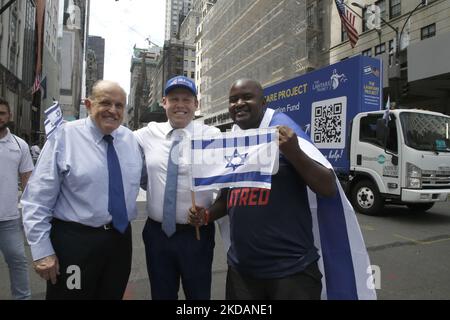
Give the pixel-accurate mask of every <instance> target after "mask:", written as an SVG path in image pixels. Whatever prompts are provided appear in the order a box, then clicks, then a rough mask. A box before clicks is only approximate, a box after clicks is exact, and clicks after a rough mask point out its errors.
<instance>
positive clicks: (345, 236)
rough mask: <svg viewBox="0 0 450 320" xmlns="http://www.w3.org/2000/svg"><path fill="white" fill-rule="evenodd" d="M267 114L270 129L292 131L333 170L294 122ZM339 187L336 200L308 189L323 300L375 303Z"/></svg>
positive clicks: (354, 226) (357, 235)
mask: <svg viewBox="0 0 450 320" xmlns="http://www.w3.org/2000/svg"><path fill="white" fill-rule="evenodd" d="M266 113H269V117H265V119H267V118H271V119H270V122H269V126H279V125H286V126H288V127H290V128H291V129H292V130H294V131H295V133H296V134H297V136H298V141H299V145H300V148H301V149H302V150H303V152H305V153H306V154H307V155H308V156H309V157H310V158H312V159H313V160H315V161H317V162H319V163H320V164H322V165H323V166H325V167H327V168H330V169H331V168H332V166H331V164H330V163H329V162H328V160H327V159H326V158H325V157H324V156H323V155H322V153H321V152H320V151H319V150H318V149H317V148H316V147H315V146H314V145H313V143H312V142H311V140H310V138H309V137H308V136H307V135H306V134H305V133H304V132H303V130H301V128H300V127H299V126H298V125H297V124H296V123H295V122H294V121H293V120H292V119H290V118H289V117H287V116H286V115H284V114H282V113H275V112H274V111H273V110H271V109H268V110H267V111H266ZM270 114H271V115H272V117H270ZM263 121H264V120H263ZM266 121H268V120H266ZM336 185H337V188H338V190H339V192H338V193H337V194H336V196H334V197H333V198H325V197H319V196H317V195H316V194H315V193H314V192H313V191H312V190H310V189H309V188H308V202H309V206H310V211H311V214H312V220H313V233H314V244H315V246H316V248H317V249H318V250H319V254H320V257H321V258H320V260H319V268H320V271H321V272H322V274H323V278H322V285H323V289H322V298H323V299H329V300H358V299H360V300H373V299H376V292H375V289H374V286H373V276H372V269H371V266H370V260H369V255H368V254H367V249H366V246H365V243H364V239H363V237H362V234H361V229H360V227H359V224H358V221H357V219H356V215H355V212H354V210H353V207H352V206H351V204H350V202H349V201H348V199H347V197H346V196H345V193H344V191H343V190H342V187H341V185H340V183H339V182H338V181H337V183H336Z"/></svg>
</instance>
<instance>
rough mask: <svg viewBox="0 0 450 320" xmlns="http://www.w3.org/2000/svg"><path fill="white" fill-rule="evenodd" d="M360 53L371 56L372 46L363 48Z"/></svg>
mask: <svg viewBox="0 0 450 320" xmlns="http://www.w3.org/2000/svg"><path fill="white" fill-rule="evenodd" d="M361 54H362V55H363V56H365V57H371V56H372V48H369V49H367V50H364V51H363V52H362V53H361Z"/></svg>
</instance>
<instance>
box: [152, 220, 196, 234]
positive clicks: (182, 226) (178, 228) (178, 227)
mask: <svg viewBox="0 0 450 320" xmlns="http://www.w3.org/2000/svg"><path fill="white" fill-rule="evenodd" d="M148 221H149V222H150V223H152V224H156V225H158V226H159V227H161V225H162V223H161V222H158V221H155V220H153V219H151V218H148ZM192 228H193V226H191V225H190V224H179V223H177V224H176V231H182V230H188V229H192Z"/></svg>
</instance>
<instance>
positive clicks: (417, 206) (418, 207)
mask: <svg viewBox="0 0 450 320" xmlns="http://www.w3.org/2000/svg"><path fill="white" fill-rule="evenodd" d="M407 206H408V208H409V210H411V211H414V212H425V211H427V210H430V209H431V208H432V207H433V206H434V202H425V203H408V204H407Z"/></svg>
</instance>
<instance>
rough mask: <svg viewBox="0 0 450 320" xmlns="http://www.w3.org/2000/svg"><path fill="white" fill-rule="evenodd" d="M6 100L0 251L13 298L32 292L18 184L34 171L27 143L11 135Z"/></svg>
mask: <svg viewBox="0 0 450 320" xmlns="http://www.w3.org/2000/svg"><path fill="white" fill-rule="evenodd" d="M11 116H12V114H11V109H10V106H9V103H8V101H6V100H4V99H2V98H0V176H1V178H0V251H1V252H2V253H3V256H4V257H5V261H6V263H7V264H8V269H9V278H10V282H11V293H12V296H13V298H14V299H29V298H30V296H31V290H30V281H29V276H28V263H27V257H26V255H25V248H24V239H23V233H22V222H21V219H20V214H19V210H18V208H17V198H18V184H17V182H18V181H19V180H20V184H21V187H22V189H23V188H25V186H26V185H27V182H28V178H29V177H30V175H31V172H32V171H33V161H32V159H31V155H30V152H29V150H30V149H29V147H28V144H27V143H26V142H25V141H24V140H22V139H21V138H19V137H17V136H15V135H13V134H12V133H11V132H10V130H9V128H8V123H9V122H10V120H11Z"/></svg>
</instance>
